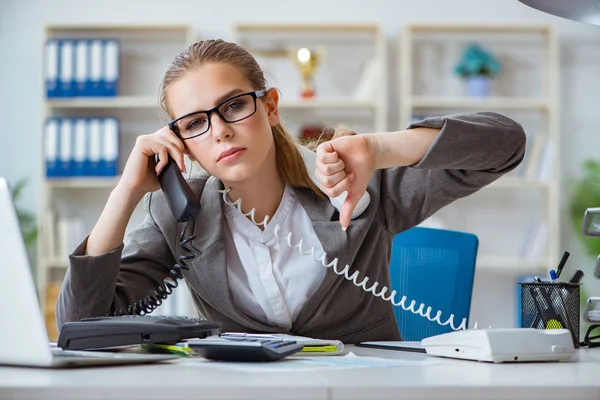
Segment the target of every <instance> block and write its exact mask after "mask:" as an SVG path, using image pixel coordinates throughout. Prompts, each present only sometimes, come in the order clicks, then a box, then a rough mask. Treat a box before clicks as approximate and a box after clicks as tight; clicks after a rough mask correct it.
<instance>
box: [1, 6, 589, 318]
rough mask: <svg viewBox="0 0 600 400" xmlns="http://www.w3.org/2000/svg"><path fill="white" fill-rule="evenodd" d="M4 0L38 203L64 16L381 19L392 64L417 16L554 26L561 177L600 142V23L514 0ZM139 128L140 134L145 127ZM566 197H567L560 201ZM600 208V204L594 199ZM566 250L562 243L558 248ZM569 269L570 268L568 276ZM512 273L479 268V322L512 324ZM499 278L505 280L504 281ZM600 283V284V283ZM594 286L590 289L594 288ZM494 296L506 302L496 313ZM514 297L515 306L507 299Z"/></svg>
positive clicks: (570, 242) (16, 109) (220, 29)
mask: <svg viewBox="0 0 600 400" xmlns="http://www.w3.org/2000/svg"><path fill="white" fill-rule="evenodd" d="M217 4H219V3H218V2H214V1H210V2H208V1H197V0H170V1H168V2H167V1H158V0H103V1H80V0H79V1H76V0H50V1H48V0H44V1H42V0H37V1H36V0H0V60H1V61H0V76H1V80H0V82H1V83H0V118H1V120H2V121H3V124H2V126H1V128H0V129H1V130H0V138H1V140H2V142H1V145H0V176H5V177H7V178H8V179H9V181H10V182H14V181H16V180H17V179H19V178H21V177H24V176H27V177H29V178H30V181H31V183H32V184H31V185H29V186H28V188H27V190H26V193H25V195H26V197H27V198H26V199H25V201H24V202H23V205H24V206H26V207H28V208H30V209H32V210H35V209H37V199H38V193H39V190H40V182H41V167H40V165H41V163H40V161H39V154H40V145H41V144H40V141H39V140H38V138H39V135H38V131H39V129H40V127H41V125H42V106H43V104H42V98H43V82H42V75H41V71H42V67H41V62H42V51H41V50H42V44H43V29H44V25H45V24H62V23H77V24H82V23H86V22H90V23H116V22H124V23H131V22H138V23H153V22H155V23H169V22H173V23H189V24H192V25H193V26H194V27H195V29H196V31H197V34H198V35H199V36H200V37H211V38H215V37H222V38H228V37H229V29H230V26H231V24H232V23H233V22H306V21H309V22H361V23H367V22H376V23H380V24H381V25H382V26H383V27H384V29H385V31H386V33H387V35H388V37H389V39H390V46H389V48H390V50H391V54H390V57H389V58H390V63H391V65H390V69H391V70H392V71H393V70H394V69H395V68H396V67H397V64H396V62H395V60H396V51H395V45H396V38H397V35H398V33H399V32H400V30H401V29H402V27H403V26H404V25H405V24H407V23H415V22H446V23H480V24H482V23H483V24H485V23H494V24H502V23H506V24H526V23H533V24H551V25H553V26H555V27H556V28H557V31H558V33H559V37H560V39H561V44H562V45H561V51H562V57H561V68H562V73H561V78H562V82H561V85H562V98H561V104H562V115H561V124H562V135H563V136H562V143H561V148H560V153H561V157H562V167H563V171H562V177H563V186H564V187H565V190H563V193H564V194H565V198H566V196H567V195H568V192H567V189H566V188H567V187H568V186H567V184H566V181H567V180H570V179H571V178H572V177H574V176H578V175H579V174H580V165H581V161H582V160H583V159H585V158H588V157H595V156H597V153H598V152H597V150H596V149H597V148H599V147H600V135H598V134H597V130H598V128H599V126H600V117H599V115H600V113H599V112H598V105H599V104H600V101H599V99H598V96H597V94H598V93H600V79H599V78H598V76H599V73H598V72H599V67H600V27H595V26H590V25H584V24H579V23H576V22H571V21H567V20H563V19H560V18H557V17H553V16H549V15H546V14H544V13H541V12H538V11H535V10H532V9H530V8H528V7H526V6H524V5H522V4H521V3H520V2H518V1H517V0H497V1H493V0H370V1H368V2H366V1H364V0H351V1H342V0H304V1H302V2H288V1H282V0H278V1H267V0H264V1H260V0H258V1H247V0H229V1H227V2H224V3H222V4H223V6H219V5H217ZM390 92H391V93H390V96H391V97H392V98H391V99H390V100H391V102H392V104H391V106H392V109H391V112H390V119H389V122H390V129H395V128H398V121H397V116H396V114H395V113H394V112H393V110H394V109H395V108H394V107H396V101H395V99H396V95H397V87H396V85H394V86H392V87H391V89H390ZM140 133H142V132H140ZM565 198H563V199H562V202H563V208H564V201H565ZM597 206H600V205H597ZM561 238H562V239H561V243H562V246H563V248H564V249H567V250H569V251H571V253H572V256H571V259H570V262H569V265H570V266H571V268H582V269H584V271H586V272H587V276H588V279H586V280H585V282H586V283H587V284H588V285H591V286H594V283H595V282H594V281H593V280H592V279H591V275H592V274H591V270H590V262H591V260H590V259H588V258H586V257H585V256H584V255H583V254H582V252H581V247H580V246H579V244H578V242H577V241H576V240H575V238H573V237H572V231H571V228H570V225H569V221H568V219H567V218H566V216H565V218H563V220H562V232H561ZM560 250H562V249H560ZM570 274H571V271H570V270H567V271H565V276H569V275H570ZM513 281H514V277H513V276H507V275H506V274H501V273H499V274H491V273H488V274H479V275H478V276H477V283H476V288H475V293H474V300H473V305H474V308H473V319H474V320H479V321H480V322H481V323H483V324H493V325H495V326H510V325H513V324H514V317H513V316H512V314H511V313H512V311H513V310H514V294H513V292H512V290H513V286H514V285H513V284H512V282H513ZM498 282H503V283H505V285H498ZM596 286H599V285H596ZM588 290H589V289H588ZM488 297H494V298H495V299H494V300H496V301H498V302H501V303H504V304H506V305H507V306H505V307H504V308H502V309H501V311H500V314H497V312H496V310H495V309H494V308H490V307H491V306H490V303H489V302H488V301H487V298H488ZM509 303H510V304H509Z"/></svg>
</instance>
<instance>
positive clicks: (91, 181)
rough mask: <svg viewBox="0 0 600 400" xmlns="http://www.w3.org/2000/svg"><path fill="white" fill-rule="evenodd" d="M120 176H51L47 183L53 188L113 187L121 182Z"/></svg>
mask: <svg viewBox="0 0 600 400" xmlns="http://www.w3.org/2000/svg"><path fill="white" fill-rule="evenodd" d="M120 178H121V177H120V176H99V177H72V178H49V179H46V181H45V183H46V185H48V186H49V187H51V188H57V189H64V188H75V189H77V188H81V189H85V188H108V189H110V188H113V187H115V186H116V185H117V182H119V179H120Z"/></svg>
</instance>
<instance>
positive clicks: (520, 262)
mask: <svg viewBox="0 0 600 400" xmlns="http://www.w3.org/2000/svg"><path fill="white" fill-rule="evenodd" d="M476 265H477V268H481V269H494V270H498V271H502V270H504V271H506V272H523V273H527V272H543V271H544V268H545V267H546V266H547V265H548V262H547V261H546V260H545V259H538V260H531V259H528V258H523V257H517V256H479V257H477V262H476Z"/></svg>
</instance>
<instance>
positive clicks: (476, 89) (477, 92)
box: [466, 75, 492, 98]
mask: <svg viewBox="0 0 600 400" xmlns="http://www.w3.org/2000/svg"><path fill="white" fill-rule="evenodd" d="M466 81H467V96H469V97H478V98H481V97H488V96H489V95H490V93H491V91H492V78H490V77H489V76H484V75H472V76H469V77H467V79H466Z"/></svg>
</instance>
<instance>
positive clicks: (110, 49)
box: [102, 40, 119, 96]
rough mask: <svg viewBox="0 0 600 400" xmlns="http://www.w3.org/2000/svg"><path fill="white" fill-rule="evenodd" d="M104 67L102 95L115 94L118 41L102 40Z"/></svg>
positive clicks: (117, 80)
mask: <svg viewBox="0 0 600 400" xmlns="http://www.w3.org/2000/svg"><path fill="white" fill-rule="evenodd" d="M103 61H104V68H103V71H102V72H103V76H102V82H103V88H102V95H104V96H116V95H117V88H118V82H119V42H118V41H116V40H107V41H105V42H104V60H103Z"/></svg>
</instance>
